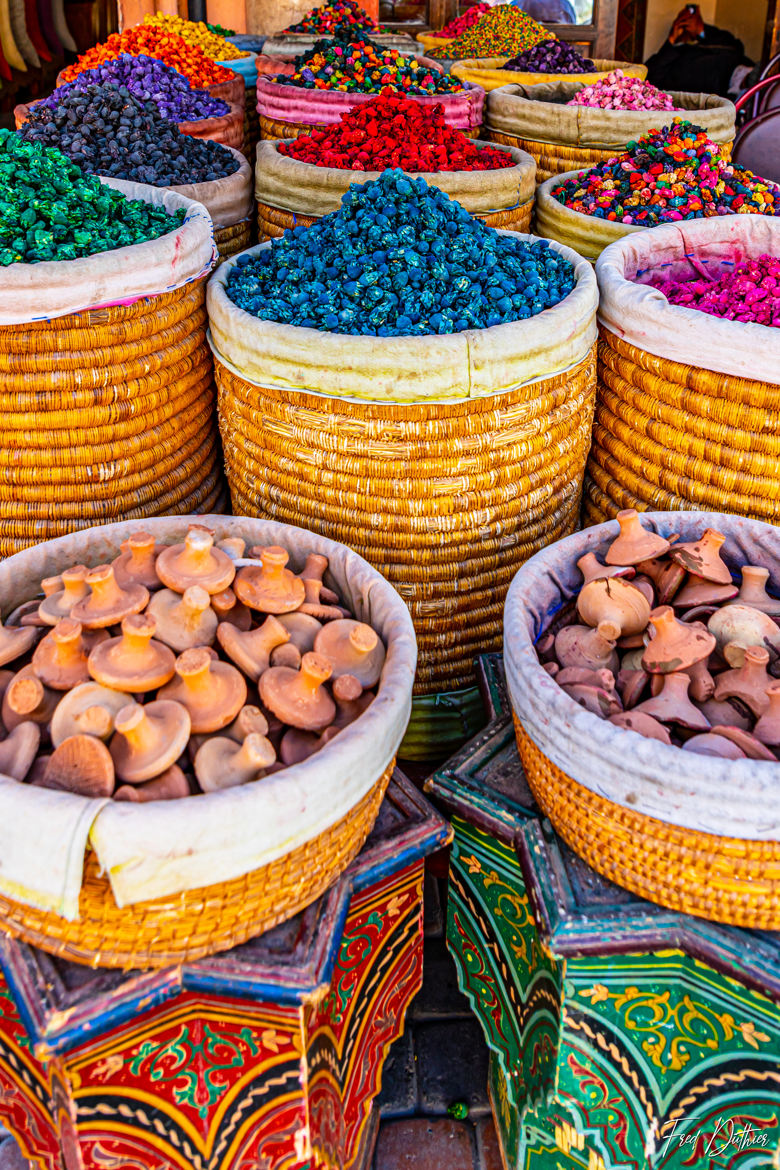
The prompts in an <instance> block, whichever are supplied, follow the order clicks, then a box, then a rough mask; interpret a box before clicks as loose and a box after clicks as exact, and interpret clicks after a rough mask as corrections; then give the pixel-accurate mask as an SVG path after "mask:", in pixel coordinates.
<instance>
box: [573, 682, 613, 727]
mask: <svg viewBox="0 0 780 1170" xmlns="http://www.w3.org/2000/svg"><path fill="white" fill-rule="evenodd" d="M561 689H562V690H564V691H565V692H566V694H567V695H568V696H569V698H570V699H574V702H575V703H579V705H580V706H581V707H584V708H585V710H586V711H590V712H591V714H592V715H598V716H599V717H600V718H601V719H609V717H610V715H618V714H619V713H620V712H621V711H622V710H623V705H622V703H621V702H620V700H619V699H618V698H617V696H616V694H615V692H614V691H607V690H604V688H603V687H593V686H588V685H587V684H585V683H575V684H574V685H573V686H562V687H561Z"/></svg>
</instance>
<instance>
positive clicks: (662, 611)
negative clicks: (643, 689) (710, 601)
mask: <svg viewBox="0 0 780 1170" xmlns="http://www.w3.org/2000/svg"><path fill="white" fill-rule="evenodd" d="M650 621H651V622H652V625H653V636H652V638H651V639H650V641H649V643H648V644H647V646H646V647H645V652H644V654H643V655H642V667H643V668H644V669H645V670H647V671H649V672H650V674H671V673H672V672H673V671H681V670H685V669H686V668H687V667H689V666H693V664H694V663H695V662H700V661H701V660H702V659H703V658H708V657H709V655H710V654H711V653H712V651H713V650H714V649H715V639H714V637H713V635H712V634H710V633H708V632H707V631H706V630H703V629H700V628H697V627H696V626H693V625H690V626H689V625H686V624H685V623H684V622H681V621H679V620H678V619H677V618H676V617H675V616H674V610H673V609H672V607H671V606H670V605H661V606H659V607H658V608H657V609H654V610H653V612H652V613H651V614H650Z"/></svg>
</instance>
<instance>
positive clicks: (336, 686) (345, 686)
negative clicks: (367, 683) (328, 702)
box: [331, 674, 374, 729]
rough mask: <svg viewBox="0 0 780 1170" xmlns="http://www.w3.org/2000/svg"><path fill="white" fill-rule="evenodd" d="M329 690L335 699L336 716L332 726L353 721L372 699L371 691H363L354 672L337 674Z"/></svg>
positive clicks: (341, 725) (339, 726) (366, 708)
mask: <svg viewBox="0 0 780 1170" xmlns="http://www.w3.org/2000/svg"><path fill="white" fill-rule="evenodd" d="M331 690H332V691H333V698H334V699H335V700H336V718H335V719H334V720H333V726H334V727H338V728H339V729H340V728H342V727H347V726H348V725H349V724H350V723H354V721H355V720H356V719H358V718H359V717H360V716H361V715H362V714H363V712H364V711H366V710H368V708H369V706H370V705H371V703H373V701H374V693H373V691H364V690H363V686H362V684H361V682H360V680H359V679H357V678H355V676H354V674H342V675H339V677H338V678H337V679H335V681H334V683H333V686H332V687H331Z"/></svg>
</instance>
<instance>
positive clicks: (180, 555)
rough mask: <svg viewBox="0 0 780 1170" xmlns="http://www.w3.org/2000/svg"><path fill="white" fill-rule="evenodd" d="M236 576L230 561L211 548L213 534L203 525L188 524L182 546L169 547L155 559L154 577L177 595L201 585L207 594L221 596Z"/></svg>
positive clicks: (226, 556) (212, 546) (219, 551)
mask: <svg viewBox="0 0 780 1170" xmlns="http://www.w3.org/2000/svg"><path fill="white" fill-rule="evenodd" d="M235 575H236V567H235V565H234V564H233V562H232V560H231V559H230V557H229V556H228V555H227V553H224V552H222V550H221V549H219V548H214V533H213V532H211V530H210V529H208V528H205V527H204V526H203V525H202V524H190V526H189V528H188V530H187V535H186V536H185V538H184V544H172V545H170V546H169V547H168V548H165V549H163V551H162V552H161V553H160V555H159V556H158V558H157V576H158V577H159V578H160V580H161V581H162V583H163V585H167V586H168V588H169V589H173V590H174V591H175V592H176V593H183V592H184V590H185V589H189V587H190V585H200V587H201V588H202V589H205V590H206V592H207V593H209V594H210V593H221V592H222V590H223V589H227V587H228V586H229V585H231V584H232V582H233V578H234V577H235Z"/></svg>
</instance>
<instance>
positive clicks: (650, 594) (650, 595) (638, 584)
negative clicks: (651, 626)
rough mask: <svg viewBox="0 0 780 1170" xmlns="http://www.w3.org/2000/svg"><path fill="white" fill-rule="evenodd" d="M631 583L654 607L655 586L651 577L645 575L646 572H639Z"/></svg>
mask: <svg viewBox="0 0 780 1170" xmlns="http://www.w3.org/2000/svg"><path fill="white" fill-rule="evenodd" d="M631 584H632V585H633V586H634V588H635V589H638V590H639V592H640V593H641V594H642V595H643V597H645V598H646V600H647V604H648V605H649V606H650V608H651V609H652V607H653V606H654V605H655V586H654V585H653V582H652V581H651V580H650V578H649V577H646V576H644V574H641V573H637V575H636V577H634V579H633V581H632V582H631Z"/></svg>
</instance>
